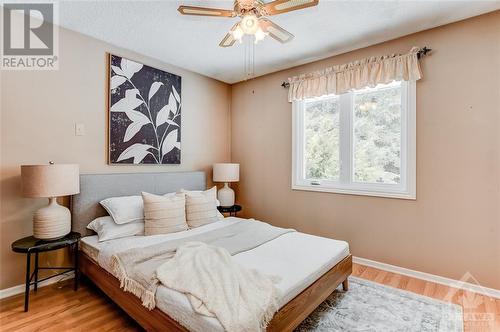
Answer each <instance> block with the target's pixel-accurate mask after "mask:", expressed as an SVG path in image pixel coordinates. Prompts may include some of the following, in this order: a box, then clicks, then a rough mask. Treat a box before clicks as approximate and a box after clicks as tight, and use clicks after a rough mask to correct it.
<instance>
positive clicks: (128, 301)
mask: <svg viewBox="0 0 500 332" xmlns="http://www.w3.org/2000/svg"><path fill="white" fill-rule="evenodd" d="M79 269H80V272H82V273H83V274H85V276H87V277H88V278H89V279H90V280H91V281H92V282H93V283H95V284H96V285H97V286H98V287H99V288H100V289H101V290H102V291H104V293H106V295H107V296H109V297H110V298H111V300H113V301H114V302H115V303H116V304H117V305H118V306H120V307H121V308H122V309H123V310H124V311H125V312H126V313H127V314H128V315H129V316H130V317H132V318H133V319H134V320H135V321H137V322H138V323H139V324H140V325H141V326H142V327H143V328H144V329H145V330H147V331H183V332H185V331H188V330H187V329H186V328H185V327H183V326H182V325H180V324H179V323H177V322H176V321H175V320H174V319H173V318H171V317H170V316H168V315H167V314H166V313H164V312H163V311H161V310H160V309H158V308H155V309H153V310H151V311H150V310H148V309H146V308H145V307H144V306H142V303H141V301H140V299H139V298H137V297H136V296H134V295H133V294H132V293H128V292H125V291H123V290H122V289H120V282H119V280H118V279H117V278H115V277H114V276H113V275H112V274H110V273H109V272H107V271H106V270H105V269H103V268H102V267H100V266H99V265H98V264H96V263H95V262H94V261H93V260H92V259H91V258H90V257H89V256H87V255H86V254H85V253H84V252H83V251H80V259H79ZM351 272H352V257H351V255H348V256H347V257H345V258H344V259H343V260H341V261H340V262H339V263H337V265H335V266H334V267H332V268H331V269H330V270H329V271H328V272H326V273H325V274H324V275H322V276H321V277H320V278H319V279H317V280H316V281H315V282H314V283H313V284H311V285H310V286H309V287H307V288H306V289H305V290H303V291H302V293H300V294H299V295H297V296H296V297H295V298H293V299H292V300H291V301H290V302H288V303H287V304H286V305H285V306H283V307H282V308H281V309H280V310H279V311H278V312H277V313H276V314H275V315H274V317H273V319H272V320H271V322H270V323H269V325H268V327H267V331H280V332H281V331H293V329H295V328H296V327H297V326H298V325H299V324H300V323H301V322H302V321H303V320H304V319H305V318H306V317H307V316H309V314H311V312H313V311H314V309H316V308H317V307H318V306H319V305H320V304H321V303H322V302H323V301H324V300H325V299H326V298H327V297H328V296H329V295H330V294H331V293H332V292H333V291H334V290H335V289H336V288H337V287H338V286H339V285H340V284H341V283H342V287H343V289H344V290H347V289H348V281H347V277H349V275H350V274H351Z"/></svg>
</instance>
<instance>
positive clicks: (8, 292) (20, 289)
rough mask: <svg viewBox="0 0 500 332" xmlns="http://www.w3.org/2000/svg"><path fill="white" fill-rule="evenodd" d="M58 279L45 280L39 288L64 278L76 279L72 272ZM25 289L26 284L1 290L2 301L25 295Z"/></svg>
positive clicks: (39, 284)
mask: <svg viewBox="0 0 500 332" xmlns="http://www.w3.org/2000/svg"><path fill="white" fill-rule="evenodd" d="M58 277H59V278H58ZM58 277H54V278H51V279H48V280H45V281H42V282H40V283H38V288H40V287H45V286H48V285H52V284H55V283H56V282H58V281H59V280H62V278H64V280H67V279H73V278H74V277H75V272H73V271H70V272H68V273H65V274H64V275H60V276H58ZM25 287H26V286H25V284H22V285H17V286H13V287H10V288H5V289H1V290H0V299H5V298H7V297H11V296H14V295H17V294H21V293H24V288H25ZM34 287H35V286H31V288H30V289H33V288H34Z"/></svg>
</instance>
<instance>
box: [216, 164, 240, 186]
mask: <svg viewBox="0 0 500 332" xmlns="http://www.w3.org/2000/svg"><path fill="white" fill-rule="evenodd" d="M213 173H214V174H213V181H214V182H238V181H239V180H240V164H230V163H220V164H214V166H213Z"/></svg>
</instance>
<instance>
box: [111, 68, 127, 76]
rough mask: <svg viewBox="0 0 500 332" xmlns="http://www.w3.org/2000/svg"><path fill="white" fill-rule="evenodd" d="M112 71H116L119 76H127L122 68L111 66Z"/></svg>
mask: <svg viewBox="0 0 500 332" xmlns="http://www.w3.org/2000/svg"><path fill="white" fill-rule="evenodd" d="M111 69H113V71H114V72H115V73H116V74H117V75H121V76H125V73H124V72H123V70H121V68H120V67H117V66H111Z"/></svg>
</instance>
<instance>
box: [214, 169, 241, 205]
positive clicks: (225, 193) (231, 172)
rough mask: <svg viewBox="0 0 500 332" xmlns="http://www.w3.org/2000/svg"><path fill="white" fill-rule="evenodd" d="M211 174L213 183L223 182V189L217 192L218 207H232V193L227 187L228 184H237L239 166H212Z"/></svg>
mask: <svg viewBox="0 0 500 332" xmlns="http://www.w3.org/2000/svg"><path fill="white" fill-rule="evenodd" d="M213 173H214V174H213V181H214V182H224V187H223V188H221V189H219V190H218V191H217V198H218V199H219V202H220V205H221V206H224V207H230V206H233V205H234V191H233V189H231V188H230V187H229V184H228V182H238V181H239V180H240V164H229V163H221V164H214V166H213Z"/></svg>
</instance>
